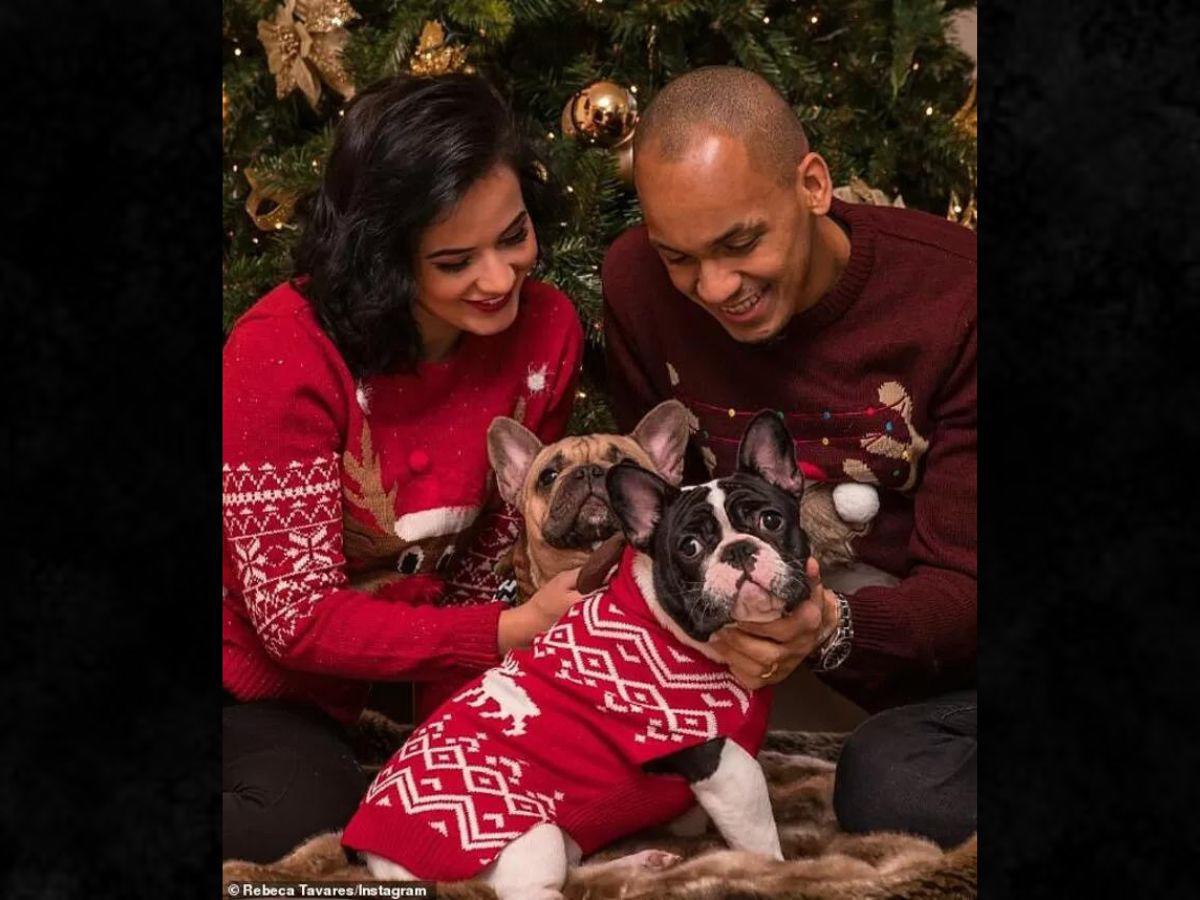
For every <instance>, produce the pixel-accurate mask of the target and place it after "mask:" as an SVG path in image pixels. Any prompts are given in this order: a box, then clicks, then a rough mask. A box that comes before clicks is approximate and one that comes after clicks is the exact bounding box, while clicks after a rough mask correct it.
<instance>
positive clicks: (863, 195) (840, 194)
mask: <svg viewBox="0 0 1200 900" xmlns="http://www.w3.org/2000/svg"><path fill="white" fill-rule="evenodd" d="M833 196H835V197H837V198H838V199H839V200H841V201H843V202H845V203H866V204H868V205H870V206H899V207H901V208H903V207H904V198H903V197H901V196H900V195H899V194H897V195H896V199H895V200H889V199H888V197H887V194H885V193H884V192H883V191H881V190H879V189H878V188H873V187H871V186H870V185H869V184H867V183H866V182H865V181H863V180H862V179H861V178H858V177H857V176H855V177H853V178H851V179H850V183H849V184H843V185H842V186H841V187H836V188H834V189H833Z"/></svg>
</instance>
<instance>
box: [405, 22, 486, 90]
mask: <svg viewBox="0 0 1200 900" xmlns="http://www.w3.org/2000/svg"><path fill="white" fill-rule="evenodd" d="M408 70H409V71H410V72H412V73H413V74H414V75H422V76H424V75H445V74H446V73H447V72H468V73H469V72H474V71H475V69H474V67H472V66H469V65H467V51H466V50H465V49H463V48H462V47H455V46H451V45H450V44H447V43H446V29H444V28H443V27H442V26H441V23H440V22H434V21H428V22H426V23H425V27H424V28H422V29H421V36H420V38H418V39H417V49H416V50H414V51H413V55H412V59H411V60H410V61H409V63H408Z"/></svg>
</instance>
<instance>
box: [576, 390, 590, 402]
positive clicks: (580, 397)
mask: <svg viewBox="0 0 1200 900" xmlns="http://www.w3.org/2000/svg"><path fill="white" fill-rule="evenodd" d="M575 399H576V400H586V399H587V392H586V391H576V392H575Z"/></svg>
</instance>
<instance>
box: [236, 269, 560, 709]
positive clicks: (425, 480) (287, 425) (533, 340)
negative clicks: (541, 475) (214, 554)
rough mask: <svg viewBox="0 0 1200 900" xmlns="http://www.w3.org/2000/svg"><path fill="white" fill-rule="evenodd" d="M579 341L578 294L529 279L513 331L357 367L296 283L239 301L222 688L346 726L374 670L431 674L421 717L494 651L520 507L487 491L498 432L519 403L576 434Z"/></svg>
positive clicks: (414, 676) (521, 409) (391, 677)
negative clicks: (426, 356) (368, 370)
mask: <svg viewBox="0 0 1200 900" xmlns="http://www.w3.org/2000/svg"><path fill="white" fill-rule="evenodd" d="M300 287H301V289H302V287H303V285H302V284H301V285H300ZM581 353H582V332H581V329H580V325H579V320H578V317H577V316H576V314H575V311H574V308H573V306H572V305H571V303H570V301H569V300H568V299H567V298H566V297H565V296H564V295H563V294H561V293H559V292H558V291H557V290H555V289H554V288H552V287H550V286H548V285H545V284H541V283H538V282H535V281H532V280H526V282H525V283H524V285H523V287H522V291H521V295H520V308H519V310H518V313H517V318H516V321H515V322H514V323H513V325H512V326H511V327H510V328H508V329H507V330H505V331H504V332H501V333H500V334H497V335H494V336H490V337H481V336H477V335H471V334H464V335H463V337H462V339H461V342H460V344H459V346H458V347H457V348H456V349H455V351H454V352H453V353H452V355H451V356H450V358H448V359H447V360H445V361H443V362H437V363H422V364H420V365H419V367H418V368H417V370H416V371H415V372H413V373H411V374H385V375H379V376H374V377H370V378H366V379H364V380H361V381H356V380H355V379H354V378H353V377H352V375H351V373H350V371H349V369H348V368H347V366H346V364H345V362H344V360H343V359H342V356H341V354H339V353H338V351H337V349H336V347H335V346H334V344H333V343H332V342H331V341H330V339H329V337H328V336H327V335H326V334H325V333H324V331H323V330H322V329H321V327H320V326H319V324H318V322H317V320H316V317H315V315H314V313H313V310H312V308H311V306H310V305H309V303H308V302H307V301H306V300H305V298H304V297H303V296H302V295H301V294H300V293H299V292H298V291H297V290H296V289H295V288H293V287H292V286H291V285H287V284H285V285H281V286H279V287H278V288H276V289H275V290H273V291H271V292H270V293H269V294H267V295H266V296H265V297H263V298H262V299H261V300H260V301H259V302H258V303H256V304H255V305H254V306H253V307H252V308H251V309H250V310H249V311H248V312H247V313H246V314H245V315H243V316H242V317H241V319H239V321H238V322H237V324H236V325H235V326H234V328H233V330H232V332H231V333H230V336H229V340H228V342H227V344H226V346H225V350H224V360H223V378H224V383H223V467H222V480H223V540H222V562H223V583H224V590H223V623H222V626H223V628H222V633H223V655H222V680H223V683H224V686H225V689H226V690H228V691H229V692H230V693H232V694H233V695H234V696H235V697H237V698H238V699H239V700H254V699H261V698H276V699H290V700H299V701H302V702H306V703H311V704H314V705H316V706H318V707H319V708H321V709H323V710H324V711H325V712H327V713H328V714H330V715H331V716H333V717H334V718H335V719H337V720H338V721H341V722H343V723H350V722H353V721H354V720H355V719H356V718H357V717H358V715H359V713H360V712H361V711H362V709H363V706H364V703H365V700H366V697H367V692H368V687H369V683H370V682H372V681H403V680H415V681H418V682H421V684H420V685H419V693H418V705H417V712H418V715H421V714H422V713H423V712H427V711H428V710H431V709H432V708H434V707H435V706H436V705H437V703H438V702H440V701H441V700H442V699H444V698H445V697H446V696H448V695H449V694H451V693H453V692H454V691H455V690H457V688H458V687H459V685H461V684H462V683H463V682H464V681H466V680H467V679H469V678H470V677H471V676H472V675H474V674H476V673H478V672H480V671H482V670H484V669H486V668H488V667H489V666H492V665H494V664H495V663H496V662H498V661H499V651H498V647H497V620H498V617H499V615H500V612H501V610H502V608H503V605H502V604H501V603H497V602H488V601H490V600H491V599H492V590H493V589H494V588H495V587H497V586H498V585H499V583H500V579H499V577H498V576H497V575H496V572H495V563H496V561H497V559H498V558H499V557H500V556H501V555H502V554H503V553H504V551H505V550H506V549H508V547H509V546H510V545H511V544H512V542H513V540H515V537H516V534H517V520H516V517H515V513H514V511H513V510H511V509H509V508H505V507H503V506H501V505H499V504H496V503H494V502H491V501H490V500H489V498H491V497H492V496H493V495H494V490H492V489H491V488H490V482H489V472H490V467H489V464H488V459H487V449H486V440H485V435H486V433H487V428H488V425H489V424H490V423H491V421H492V419H493V418H494V417H495V416H499V415H507V416H514V417H516V418H518V419H520V420H522V421H523V422H524V424H525V425H526V426H527V427H528V428H529V429H530V430H532V431H534V432H535V433H536V434H538V436H539V437H540V438H541V439H542V440H543V441H552V440H557V439H558V438H559V437H561V436H562V434H563V433H564V431H565V429H566V424H567V418H568V416H569V414H570V409H571V404H572V401H573V399H574V383H575V380H576V378H577V376H578V370H579V366H580V360H581Z"/></svg>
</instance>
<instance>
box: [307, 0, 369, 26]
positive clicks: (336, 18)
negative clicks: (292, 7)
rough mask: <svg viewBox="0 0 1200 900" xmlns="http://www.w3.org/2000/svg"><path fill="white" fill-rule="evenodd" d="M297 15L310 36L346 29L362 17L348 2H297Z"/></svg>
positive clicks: (327, 0)
mask: <svg viewBox="0 0 1200 900" xmlns="http://www.w3.org/2000/svg"><path fill="white" fill-rule="evenodd" d="M296 15H298V16H299V17H300V18H301V19H303V20H304V27H305V28H306V29H308V33H309V34H327V33H329V32H331V31H337V30H338V29H339V28H345V27H346V26H347V25H349V24H350V23H351V22H353V21H354V20H355V19H361V18H362V16H360V15H359V14H358V11H357V10H356V9H355V8H354V7H353V6H351V5H350V4H349V3H347V2H346V0H296Z"/></svg>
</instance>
